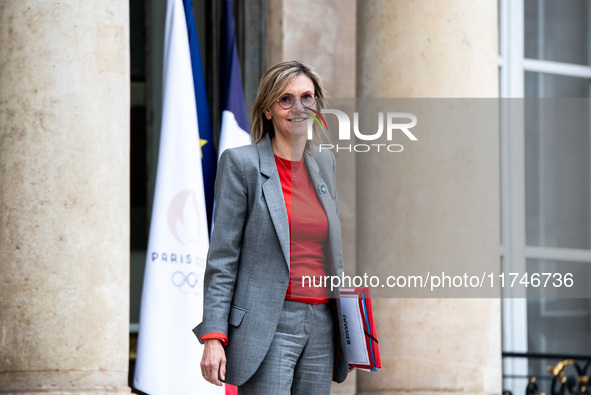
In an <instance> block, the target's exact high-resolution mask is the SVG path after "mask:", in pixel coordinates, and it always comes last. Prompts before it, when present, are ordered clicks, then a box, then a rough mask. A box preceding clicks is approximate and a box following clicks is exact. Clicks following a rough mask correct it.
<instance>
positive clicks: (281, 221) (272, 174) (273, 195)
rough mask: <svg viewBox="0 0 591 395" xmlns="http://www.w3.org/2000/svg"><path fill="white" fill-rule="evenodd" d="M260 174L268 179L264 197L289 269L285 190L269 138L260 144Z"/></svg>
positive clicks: (264, 186)
mask: <svg viewBox="0 0 591 395" xmlns="http://www.w3.org/2000/svg"><path fill="white" fill-rule="evenodd" d="M257 147H258V151H259V160H260V163H259V166H260V172H261V174H263V175H264V176H266V177H268V179H267V180H266V181H265V182H264V183H263V196H264V197H265V201H266V202H267V207H268V208H269V213H270V215H271V220H272V221H273V226H274V227H275V231H276V232H277V237H278V238H279V244H280V245H281V250H282V251H283V256H284V257H285V262H286V263H287V268H288V269H289V263H290V261H289V244H290V243H289V220H288V218H287V210H286V208H285V199H284V198H283V189H282V188H281V180H280V179H279V173H278V172H277V165H276V164H275V157H274V156H273V148H272V147H271V142H270V141H269V138H268V137H265V138H264V139H263V140H261V141H260V142H259V143H258V144H257Z"/></svg>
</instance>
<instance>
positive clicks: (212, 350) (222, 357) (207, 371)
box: [201, 339, 226, 386]
mask: <svg viewBox="0 0 591 395" xmlns="http://www.w3.org/2000/svg"><path fill="white" fill-rule="evenodd" d="M204 343H205V349H204V350H203V357H202V358H201V374H202V375H203V378H204V379H205V380H207V381H209V382H210V383H212V384H215V385H218V386H221V385H222V383H221V382H220V379H221V380H225V379H226V351H225V350H224V346H223V345H222V341H221V340H218V339H208V340H205V341H204Z"/></svg>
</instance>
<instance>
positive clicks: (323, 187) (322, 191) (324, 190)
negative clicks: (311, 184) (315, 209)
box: [318, 184, 328, 196]
mask: <svg viewBox="0 0 591 395" xmlns="http://www.w3.org/2000/svg"><path fill="white" fill-rule="evenodd" d="M318 192H320V194H321V195H322V196H328V189H327V188H326V185H324V184H320V185H318Z"/></svg>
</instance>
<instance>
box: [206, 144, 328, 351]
mask: <svg viewBox="0 0 591 395" xmlns="http://www.w3.org/2000/svg"><path fill="white" fill-rule="evenodd" d="M275 163H276V164H277V171H278V173H279V179H280V180H281V188H282V189H283V198H284V200H285V208H286V209H287V219H288V220H289V235H290V237H289V239H290V245H289V254H290V257H289V259H290V273H289V284H288V286H287V293H286V295H285V299H288V300H293V301H296V302H303V303H309V304H321V303H327V302H328V300H329V296H330V293H329V290H328V288H326V287H314V286H313V285H314V284H316V285H318V284H319V280H320V278H322V279H324V276H326V275H327V274H326V273H327V272H326V268H327V265H326V262H327V259H326V256H327V253H328V220H327V218H326V213H325V212H324V209H323V208H322V205H321V204H320V201H319V200H318V196H317V195H316V188H315V187H314V185H313V184H312V181H311V180H310V177H309V175H308V172H307V171H306V166H305V165H304V159H303V158H302V159H301V160H299V161H289V160H287V159H281V158H279V157H278V156H277V155H275ZM294 175H295V177H294ZM302 276H309V278H310V281H308V280H307V279H306V280H305V284H302ZM314 278H316V282H315V283H314ZM310 283H311V284H310ZM303 285H305V286H303ZM207 339H219V340H221V341H222V342H223V344H224V345H227V344H228V338H227V336H226V335H224V334H223V333H218V332H212V333H207V334H205V335H203V336H201V340H207Z"/></svg>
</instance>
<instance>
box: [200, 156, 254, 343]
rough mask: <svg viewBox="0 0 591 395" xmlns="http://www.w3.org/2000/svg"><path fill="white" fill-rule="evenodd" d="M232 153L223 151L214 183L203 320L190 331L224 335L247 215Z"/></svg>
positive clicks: (243, 181) (244, 189)
mask: <svg viewBox="0 0 591 395" xmlns="http://www.w3.org/2000/svg"><path fill="white" fill-rule="evenodd" d="M243 169H244V167H243V166H242V165H241V163H240V156H239V155H238V153H237V152H236V150H232V149H229V150H225V151H224V152H223V153H222V156H221V158H220V162H219V164H218V172H217V176H216V183H215V199H216V200H215V210H214V226H213V232H212V235H211V241H210V245H209V252H208V255H207V265H206V268H205V277H204V284H203V321H202V322H201V323H200V324H199V325H197V327H195V328H194V329H193V332H194V333H195V335H196V336H197V339H199V341H200V342H201V343H203V341H202V339H201V337H202V336H203V335H205V334H207V333H212V332H217V333H222V334H224V335H226V336H227V335H228V314H229V311H230V306H231V303H232V297H233V294H234V285H235V283H236V276H237V273H238V264H239V260H240V250H241V245H242V233H243V229H244V224H245V221H246V217H247V215H248V188H247V184H246V176H245V174H244V170H243Z"/></svg>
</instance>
